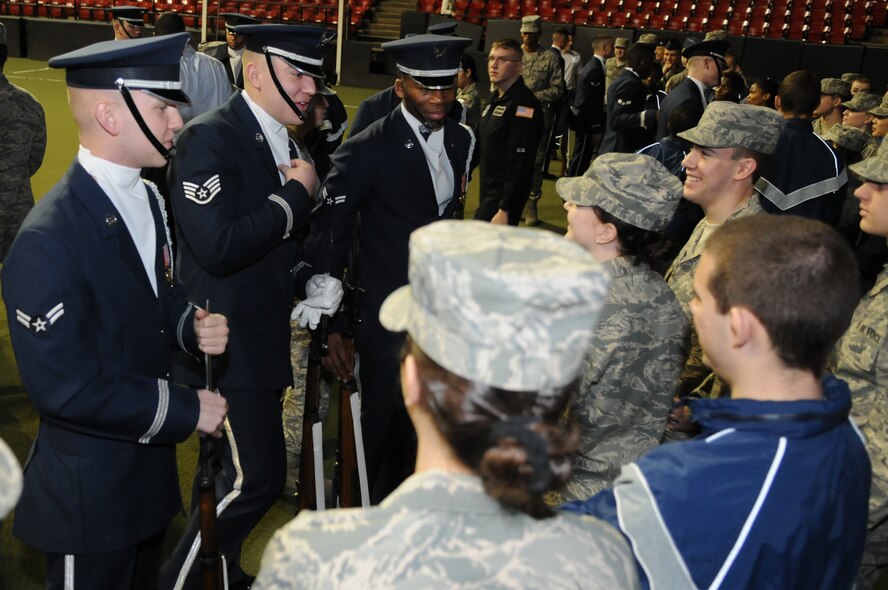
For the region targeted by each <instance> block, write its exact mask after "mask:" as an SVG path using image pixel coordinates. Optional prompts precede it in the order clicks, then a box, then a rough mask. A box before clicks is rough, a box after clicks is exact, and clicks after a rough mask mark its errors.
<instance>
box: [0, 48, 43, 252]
mask: <svg viewBox="0 0 888 590" xmlns="http://www.w3.org/2000/svg"><path fill="white" fill-rule="evenodd" d="M4 32H5V31H4ZM0 105H3V108H2V109H0V263H2V261H3V259H4V258H5V257H6V252H7V251H8V250H9V247H10V246H11V245H12V241H13V240H14V239H15V235H16V234H17V233H18V230H19V227H20V226H21V224H22V221H24V219H25V217H26V216H27V215H28V211H30V210H31V208H32V207H33V206H34V195H33V194H32V193H31V176H33V175H34V173H36V172H37V170H38V169H39V168H40V165H41V164H42V163H43V154H44V152H45V151H46V120H45V118H44V115H43V107H42V106H40V103H39V102H37V99H36V98H34V96H33V95H32V94H31V93H30V92H27V91H26V90H22V89H21V88H19V87H18V86H16V85H14V84H12V83H10V82H9V80H8V79H7V78H6V76H4V75H3V74H2V73H0Z"/></svg>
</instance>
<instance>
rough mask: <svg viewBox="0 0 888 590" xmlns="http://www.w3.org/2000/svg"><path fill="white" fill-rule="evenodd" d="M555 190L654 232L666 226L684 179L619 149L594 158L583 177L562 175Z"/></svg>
mask: <svg viewBox="0 0 888 590" xmlns="http://www.w3.org/2000/svg"><path fill="white" fill-rule="evenodd" d="M555 189H556V190H557V191H558V194H559V195H560V196H561V198H562V199H564V200H565V201H568V202H571V203H575V204H577V205H581V206H583V207H591V206H593V205H597V206H599V207H601V208H602V209H604V210H605V211H607V212H608V213H610V214H611V215H613V216H614V217H616V218H617V219H619V220H620V221H624V222H626V223H628V224H629V225H634V226H635V227H639V228H641V229H647V230H651V231H663V230H664V229H665V228H666V225H668V224H669V221H670V220H671V219H672V216H673V214H674V213H675V209H676V207H678V201H679V200H680V199H681V195H682V184H681V181H680V180H679V179H678V178H677V177H676V176H675V175H674V174H672V173H670V172H669V170H667V169H666V168H665V167H664V166H663V165H662V164H660V163H659V162H658V161H657V160H655V159H654V158H652V157H650V156H646V155H643V154H621V153H617V152H611V153H607V154H603V155H601V156H598V157H597V158H595V160H593V161H592V165H591V166H590V167H589V170H587V171H586V173H585V174H584V175H583V176H578V177H576V178H559V179H558V182H556V183H555Z"/></svg>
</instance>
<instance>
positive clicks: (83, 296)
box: [3, 33, 228, 589]
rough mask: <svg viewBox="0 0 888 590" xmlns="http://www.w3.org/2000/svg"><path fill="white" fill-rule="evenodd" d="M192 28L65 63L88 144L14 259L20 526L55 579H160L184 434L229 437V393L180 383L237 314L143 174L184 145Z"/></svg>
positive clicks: (8, 283)
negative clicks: (177, 141)
mask: <svg viewBox="0 0 888 590" xmlns="http://www.w3.org/2000/svg"><path fill="white" fill-rule="evenodd" d="M187 38H188V36H187V35H186V34H184V33H183V34H181V35H171V36H167V37H158V38H153V39H134V40H126V41H106V42H103V43H98V44H96V45H92V46H90V47H86V48H84V49H80V50H77V51H74V52H72V53H69V54H66V55H62V56H59V57H56V58H53V59H51V60H50V61H49V65H50V66H51V67H55V68H66V69H67V78H66V81H67V85H68V93H69V97H70V104H71V110H72V111H73V114H74V120H75V121H76V122H77V125H78V128H79V131H80V151H79V153H78V155H77V158H76V160H75V161H74V164H73V165H72V166H71V168H70V169H69V170H68V172H67V173H66V175H65V176H64V177H63V178H62V179H61V181H59V183H58V184H57V185H56V186H55V187H54V188H53V189H52V190H51V191H50V192H49V194H48V195H46V196H45V197H44V198H43V199H42V200H41V201H40V202H39V204H38V205H37V206H36V207H35V208H34V209H33V210H32V211H31V213H30V214H29V215H28V217H27V218H26V219H25V222H24V224H23V226H22V229H21V231H20V232H19V234H18V237H17V238H16V240H15V242H14V243H13V246H12V248H11V250H10V253H9V256H8V257H7V259H6V263H5V265H4V267H3V297H4V300H5V302H6V308H7V310H8V313H9V327H10V334H11V337H12V343H13V347H14V349H15V354H16V360H17V362H18V367H19V371H20V372H21V375H22V381H23V383H24V386H25V390H26V391H27V392H28V395H29V397H30V399H31V402H32V403H33V404H34V407H35V409H36V410H37V412H38V413H39V414H40V428H39V430H38V433H37V440H36V441H35V442H34V446H33V448H32V450H31V454H30V457H29V459H28V461H27V463H26V465H25V473H24V479H25V483H24V493H23V496H22V500H21V502H20V504H19V507H18V511H17V513H16V519H15V525H14V528H13V532H14V534H15V535H16V536H17V537H19V538H20V539H22V540H23V541H25V542H26V543H28V544H29V545H31V546H33V547H35V548H37V549H39V550H40V551H43V552H44V553H46V554H47V558H48V559H47V576H48V587H49V588H62V587H65V588H73V587H76V588H78V589H80V588H95V589H107V588H146V589H148V588H151V589H153V588H155V587H156V581H157V571H158V569H159V566H160V551H161V549H162V538H163V530H164V528H165V527H166V525H167V523H168V522H169V521H170V519H171V518H172V517H173V516H174V515H175V514H176V513H177V512H179V511H180V510H181V509H182V501H181V496H180V493H179V478H178V471H177V468H176V451H175V443H177V442H181V441H183V440H185V439H186V438H188V436H189V435H190V434H191V433H192V432H194V430H195V429H197V430H200V431H202V432H206V433H216V434H218V429H219V428H220V427H221V424H222V421H223V418H224V416H225V408H226V405H225V400H224V399H222V398H220V397H218V396H217V395H216V394H215V393H213V392H210V391H208V390H205V389H203V390H198V391H195V390H194V389H188V388H185V387H181V386H179V385H176V384H175V383H174V382H173V381H172V380H171V376H172V367H171V364H172V361H171V352H172V349H173V348H174V347H175V346H176V345H177V344H178V345H179V347H181V348H184V349H185V350H186V351H188V352H190V353H191V354H194V355H200V353H201V352H204V353H211V354H219V353H221V352H222V351H223V350H224V349H225V346H226V342H227V333H228V328H227V326H226V321H225V318H224V317H222V316H217V315H208V314H207V313H206V312H205V311H203V310H198V311H196V310H195V307H194V306H192V305H189V304H188V302H187V300H186V299H185V296H184V292H183V290H182V287H181V286H180V285H179V283H178V282H177V280H176V272H175V271H176V270H177V267H176V266H175V264H174V257H173V252H172V245H171V239H170V237H171V236H170V233H169V228H168V226H167V224H166V220H167V213H166V211H165V210H164V206H163V199H162V198H161V196H160V194H159V193H158V192H157V189H156V187H154V186H153V185H151V184H150V183H147V182H145V181H142V180H141V179H140V178H139V172H140V169H141V168H143V167H159V166H162V165H163V164H164V163H165V162H166V158H168V157H169V156H170V148H171V147H172V145H173V136H174V133H175V132H176V131H177V130H178V129H179V128H180V127H181V126H182V118H181V116H180V115H179V114H178V111H177V109H176V105H177V104H182V103H185V102H187V101H188V98H187V96H185V94H184V93H183V92H182V91H181V84H180V82H179V59H180V57H181V56H182V49H183V47H184V46H185V42H186V39H187Z"/></svg>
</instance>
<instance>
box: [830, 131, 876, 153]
mask: <svg viewBox="0 0 888 590" xmlns="http://www.w3.org/2000/svg"><path fill="white" fill-rule="evenodd" d="M826 139H828V140H830V141H832V142H833V143H835V144H836V145H840V146H842V147H843V148H845V149H848V150H851V151H852V152H857V153H860V152H862V151H863V148H865V147H866V144H867V142H869V139H870V134H869V133H867V132H866V131H861V130H860V129H857V128H856V127H848V126H846V125H842V124H836V125H833V126H832V128H831V129H830V130H829V133H828V134H827V136H826Z"/></svg>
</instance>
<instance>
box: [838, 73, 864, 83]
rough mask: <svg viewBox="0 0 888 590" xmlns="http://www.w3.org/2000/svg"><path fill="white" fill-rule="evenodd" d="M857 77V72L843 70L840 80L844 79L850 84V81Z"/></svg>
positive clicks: (858, 75)
mask: <svg viewBox="0 0 888 590" xmlns="http://www.w3.org/2000/svg"><path fill="white" fill-rule="evenodd" d="M859 77H860V74H858V73H857V72H845V73H844V74H842V80H844V81H845V82H847V83H848V84H850V83H851V82H853V81H854V80H856V79H857V78H859Z"/></svg>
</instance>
